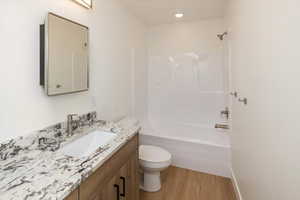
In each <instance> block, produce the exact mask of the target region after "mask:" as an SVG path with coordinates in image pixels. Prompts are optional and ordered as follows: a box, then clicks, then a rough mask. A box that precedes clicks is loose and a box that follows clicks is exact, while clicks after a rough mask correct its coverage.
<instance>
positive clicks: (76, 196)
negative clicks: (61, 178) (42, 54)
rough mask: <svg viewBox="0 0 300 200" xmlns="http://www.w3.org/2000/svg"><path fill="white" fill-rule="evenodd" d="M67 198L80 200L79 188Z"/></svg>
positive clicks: (67, 199)
mask: <svg viewBox="0 0 300 200" xmlns="http://www.w3.org/2000/svg"><path fill="white" fill-rule="evenodd" d="M65 200H79V196H78V189H76V190H75V191H74V192H72V193H71V194H70V195H69V196H68V197H67V198H66V199H65Z"/></svg>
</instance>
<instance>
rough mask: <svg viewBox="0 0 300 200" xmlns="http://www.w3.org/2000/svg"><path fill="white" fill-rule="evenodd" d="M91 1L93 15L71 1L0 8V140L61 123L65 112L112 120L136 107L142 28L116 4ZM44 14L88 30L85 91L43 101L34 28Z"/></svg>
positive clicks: (31, 1)
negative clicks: (88, 69) (88, 82)
mask: <svg viewBox="0 0 300 200" xmlns="http://www.w3.org/2000/svg"><path fill="white" fill-rule="evenodd" d="M94 2H95V3H94V8H93V10H87V9H84V8H82V7H81V6H78V5H77V4H75V3H74V2H72V1H71V0H44V1H35V0H26V1H20V0H10V1H2V2H1V3H0V13H1V17H0V43H1V46H0V55H1V56H0V66H1V67H0V90H1V95H0V97H1V100H0V102H1V104H0V110H1V111H0V133H1V134H0V141H3V140H6V139H8V138H12V137H16V136H19V135H24V134H27V133H28V132H30V131H32V130H35V129H40V128H43V127H45V126H48V125H51V124H53V123H56V122H59V121H62V120H65V118H66V115H67V114H69V113H85V112H88V111H91V110H95V109H97V111H98V112H99V113H100V118H104V119H117V118H120V117H122V116H124V115H128V114H133V112H134V109H133V107H134V106H135V103H139V105H141V104H142V103H141V99H140V98H137V97H136V96H138V94H139V93H138V92H137V93H135V92H134V91H135V89H134V88H133V83H134V82H135V81H137V82H138V80H135V79H134V78H133V76H132V75H133V74H134V72H135V73H142V69H139V68H145V56H146V52H145V51H146V49H145V43H144V42H145V38H144V34H145V27H144V25H143V24H142V23H140V22H139V21H138V20H137V19H136V18H134V17H133V16H131V14H129V13H128V12H127V11H126V10H125V9H124V8H123V7H121V6H120V5H119V3H118V2H116V1H111V0H110V1H106V0H98V1H94ZM49 11H51V12H54V13H56V14H58V15H62V16H64V17H66V18H70V19H72V20H75V21H78V22H80V23H82V24H85V25H87V26H89V27H90V67H91V74H90V75H91V77H90V78H91V90H90V91H89V92H84V93H78V94H71V95H64V96H57V97H47V96H46V95H45V94H44V92H43V90H42V88H41V87H40V86H39V24H41V23H43V21H44V19H45V16H46V13H47V12H49ZM134 51H135V52H138V53H136V54H135V56H134V57H133V55H134V54H133V53H132V52H134ZM135 68H136V69H135ZM134 99H136V100H135V101H134ZM95 104H96V105H97V106H95Z"/></svg>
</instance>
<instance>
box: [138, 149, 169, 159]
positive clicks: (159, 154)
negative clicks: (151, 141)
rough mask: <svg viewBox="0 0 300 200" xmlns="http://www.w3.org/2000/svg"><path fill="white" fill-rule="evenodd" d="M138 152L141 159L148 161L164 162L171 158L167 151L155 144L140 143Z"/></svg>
mask: <svg viewBox="0 0 300 200" xmlns="http://www.w3.org/2000/svg"><path fill="white" fill-rule="evenodd" d="M139 154H140V155H139V157H140V159H141V160H144V161H149V162H166V161H169V160H171V154H170V153H169V152H167V151H166V150H164V149H162V148H160V147H156V146H149V145H141V146H140V148H139Z"/></svg>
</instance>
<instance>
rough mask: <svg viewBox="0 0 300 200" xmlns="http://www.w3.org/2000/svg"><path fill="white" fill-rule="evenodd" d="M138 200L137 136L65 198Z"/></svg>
mask: <svg viewBox="0 0 300 200" xmlns="http://www.w3.org/2000/svg"><path fill="white" fill-rule="evenodd" d="M120 199H122V200H138V199H139V178H138V136H135V137H134V138H132V139H131V140H130V141H128V142H127V144H126V145H125V146H124V147H122V148H121V149H120V150H119V151H118V152H116V153H115V154H114V155H113V156H112V157H111V158H110V159H109V160H108V161H106V162H105V163H104V164H103V165H102V166H101V167H100V168H99V169H97V170H96V171H95V172H94V173H93V174H92V175H91V176H90V177H88V178H87V179H86V180H85V181H84V182H83V183H81V184H80V186H79V187H78V189H76V190H75V191H74V192H73V193H72V194H70V195H69V196H68V197H67V198H66V200H120Z"/></svg>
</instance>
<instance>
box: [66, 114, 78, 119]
mask: <svg viewBox="0 0 300 200" xmlns="http://www.w3.org/2000/svg"><path fill="white" fill-rule="evenodd" d="M77 116H78V115H77V114H69V115H68V120H73V118H74V117H77Z"/></svg>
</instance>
